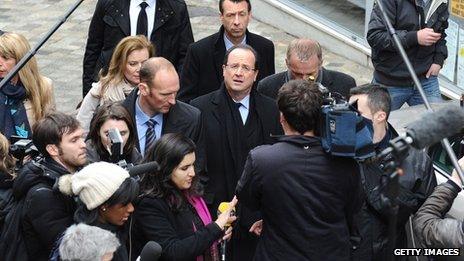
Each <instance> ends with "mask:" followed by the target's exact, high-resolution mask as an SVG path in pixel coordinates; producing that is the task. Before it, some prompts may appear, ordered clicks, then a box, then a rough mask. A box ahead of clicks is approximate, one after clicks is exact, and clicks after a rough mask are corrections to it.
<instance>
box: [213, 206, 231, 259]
mask: <svg viewBox="0 0 464 261" xmlns="http://www.w3.org/2000/svg"><path fill="white" fill-rule="evenodd" d="M229 205H230V202H221V204H219V207H218V211H217V214H218V216H219V215H221V214H222V213H224V212H225V211H226V210H227V209H229ZM234 215H235V207H234V208H233V209H232V211H231V212H230V216H234ZM230 225H231V224H230V223H227V224H226V225H225V226H224V230H227V229H228V228H229V227H230ZM226 246H227V242H226V241H225V240H223V241H222V242H221V261H225V260H226Z"/></svg>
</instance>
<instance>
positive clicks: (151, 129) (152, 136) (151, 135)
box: [145, 119, 158, 154]
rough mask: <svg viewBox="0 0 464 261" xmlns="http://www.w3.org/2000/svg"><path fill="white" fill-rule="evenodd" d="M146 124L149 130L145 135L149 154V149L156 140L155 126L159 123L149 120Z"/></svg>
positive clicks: (146, 148)
mask: <svg viewBox="0 0 464 261" xmlns="http://www.w3.org/2000/svg"><path fill="white" fill-rule="evenodd" d="M146 124H147V126H148V129H147V132H146V133H145V154H146V153H147V152H148V149H149V148H150V147H151V146H152V145H153V143H154V141H155V139H156V132H155V125H156V124H158V123H157V122H156V121H155V120H154V119H149V120H148V121H147V122H146Z"/></svg>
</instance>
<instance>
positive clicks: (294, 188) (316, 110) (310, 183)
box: [237, 80, 361, 260]
mask: <svg viewBox="0 0 464 261" xmlns="http://www.w3.org/2000/svg"><path fill="white" fill-rule="evenodd" d="M277 102H278V107H279V110H280V112H281V114H280V123H281V124H282V127H283V129H284V133H285V135H284V136H280V137H278V142H277V143H275V144H274V145H264V146H260V147H257V148H255V149H254V150H252V151H251V152H250V153H249V155H248V159H247V162H246V164H245V169H244V172H243V175H242V178H241V179H240V181H239V184H238V185H237V196H238V198H239V201H240V202H242V203H243V204H244V205H246V206H248V207H250V208H252V209H257V210H261V213H262V216H263V221H262V234H261V237H260V239H259V242H258V247H257V249H256V254H255V260H349V259H350V249H351V244H350V225H351V222H352V217H353V214H354V213H355V212H356V211H357V210H358V209H359V206H360V203H361V198H360V193H359V192H360V179H359V170H358V165H357V163H356V162H355V161H354V160H353V159H350V158H340V157H333V156H331V155H329V154H327V153H325V152H324V150H323V148H322V146H321V141H320V139H319V138H318V137H316V136H315V135H316V133H317V131H318V129H317V124H318V123H319V118H320V114H321V106H322V93H321V92H320V91H319V89H318V87H317V84H315V83H310V82H308V81H305V80H292V81H289V82H288V83H286V84H284V86H283V87H282V88H281V89H280V90H279V94H278V98H277ZM255 228H256V226H255ZM260 230H261V228H259V227H258V228H257V229H255V230H254V232H255V233H259V232H260Z"/></svg>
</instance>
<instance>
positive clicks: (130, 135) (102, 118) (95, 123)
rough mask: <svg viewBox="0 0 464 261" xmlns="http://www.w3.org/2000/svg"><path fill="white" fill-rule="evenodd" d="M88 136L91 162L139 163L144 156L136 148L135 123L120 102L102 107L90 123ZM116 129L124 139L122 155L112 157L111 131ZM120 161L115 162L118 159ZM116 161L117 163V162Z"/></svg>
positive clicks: (88, 151) (88, 150) (87, 142)
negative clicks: (122, 161)
mask: <svg viewBox="0 0 464 261" xmlns="http://www.w3.org/2000/svg"><path fill="white" fill-rule="evenodd" d="M90 126H91V128H90V132H89V135H88V140H87V141H86V144H87V157H88V160H89V162H98V161H106V162H113V163H117V161H119V160H125V161H126V163H133V164H135V163H138V162H139V161H140V160H141V159H142V156H141V155H140V153H139V151H138V150H137V148H136V147H135V143H136V136H135V135H136V134H135V127H134V122H133V121H132V118H131V116H130V115H129V112H127V110H126V108H124V106H122V104H121V103H119V102H113V103H111V102H110V103H107V104H104V105H102V106H100V107H99V108H98V109H97V111H96V113H95V116H94V117H93V119H92V121H91V123H90ZM111 129H116V130H117V131H118V132H119V134H120V135H121V138H122V141H123V142H122V143H121V145H120V146H121V147H122V155H111V146H112V144H111V140H110V138H109V131H110V130H111ZM117 158H118V160H115V159H117ZM115 161H116V162H115Z"/></svg>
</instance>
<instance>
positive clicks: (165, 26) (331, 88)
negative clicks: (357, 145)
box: [0, 0, 464, 261]
mask: <svg viewBox="0 0 464 261" xmlns="http://www.w3.org/2000/svg"><path fill="white" fill-rule="evenodd" d="M384 2H386V3H388V4H386V7H387V8H388V9H389V10H390V9H391V10H393V9H394V11H395V12H399V13H395V12H393V11H391V12H389V14H390V15H391V18H395V19H393V20H395V21H397V23H395V24H394V26H397V27H398V30H399V35H400V37H401V39H402V44H404V47H405V48H406V50H407V53H408V54H409V55H410V58H411V59H412V60H413V64H414V65H415V68H416V74H417V76H418V77H419V78H420V80H421V82H422V84H423V85H424V87H425V89H426V93H427V95H428V96H429V97H432V98H433V101H440V100H441V97H440V95H439V92H437V91H438V80H437V77H436V76H437V75H438V72H439V70H440V68H441V66H442V65H443V61H444V59H446V45H445V43H446V41H445V37H446V35H445V34H444V29H445V28H446V27H447V22H446V20H447V16H448V13H447V6H446V9H444V8H441V9H439V11H440V12H437V13H436V14H435V18H436V19H430V20H429V22H428V23H425V22H424V21H423V20H420V19H419V18H420V17H421V14H423V12H424V10H425V9H426V8H427V7H428V6H430V1H415V2H416V3H415V4H413V1H406V0H404V1H399V2H401V3H402V5H403V8H397V7H394V4H393V2H396V1H393V0H389V1H384ZM418 2H421V3H418ZM418 10H419V11H418ZM379 12H380V11H379V10H378V6H376V5H375V6H374V11H373V13H372V18H371V21H370V23H369V30H368V34H367V39H368V42H369V44H371V46H372V50H373V54H372V59H373V64H374V69H375V72H374V75H373V81H372V83H369V84H365V85H361V86H356V81H355V79H354V78H353V77H352V76H350V75H347V74H345V73H343V72H338V71H333V70H329V69H326V68H324V67H323V65H322V64H323V54H322V47H321V45H320V44H319V43H318V42H317V41H316V40H314V39H303V38H302V39H296V40H293V41H292V42H290V43H289V45H288V49H287V53H286V58H285V63H286V66H287V70H286V71H283V72H279V73H275V66H274V64H275V61H274V59H275V57H274V44H273V42H272V41H271V40H269V39H268V38H266V36H263V35H258V34H255V33H252V32H250V31H249V30H248V23H249V22H250V20H251V14H252V5H251V3H250V1H249V0H219V13H220V22H221V25H220V28H219V31H218V32H217V33H215V34H213V35H210V36H208V37H205V38H204V39H201V40H199V41H197V42H193V35H192V29H191V25H190V19H189V15H188V11H187V6H186V4H185V2H184V1H183V0H156V1H155V0H131V1H122V0H99V1H98V2H97V3H96V9H95V13H94V15H93V17H92V20H91V23H90V27H89V33H88V39H87V45H86V50H85V55H84V58H83V60H84V65H83V79H82V80H83V100H82V102H81V103H80V106H79V108H78V110H77V116H73V115H69V114H66V113H63V112H59V111H56V109H55V101H54V98H53V88H54V87H53V83H52V81H51V80H50V79H48V78H47V77H45V76H42V75H41V74H40V72H39V69H38V66H37V61H36V60H35V58H34V57H32V59H31V60H29V61H28V62H27V63H26V64H25V65H24V66H23V67H22V68H20V69H19V71H18V72H17V73H16V74H15V75H14V77H13V78H12V79H11V81H9V82H8V83H7V84H6V85H4V86H2V87H1V90H0V114H1V117H0V131H1V134H0V159H1V160H0V241H1V242H0V256H2V257H3V258H4V260H84V261H90V260H95V261H96V260H116V261H121V260H122V261H126V260H137V258H138V257H140V256H141V255H142V253H144V252H145V250H144V249H145V247H146V246H148V245H150V243H151V242H156V243H158V244H159V245H160V246H161V253H152V254H153V256H157V257H158V256H160V257H159V258H160V260H197V261H198V260H205V261H206V260H213V261H216V260H220V259H223V258H224V257H225V259H227V260H326V259H329V260H350V259H353V260H384V259H388V258H390V256H391V255H392V253H389V252H388V250H389V248H388V247H387V245H388V243H389V240H392V238H391V237H389V231H388V225H389V220H390V217H391V216H389V214H390V211H389V209H388V206H386V205H385V204H383V201H382V198H381V197H382V195H381V191H380V189H379V188H380V187H381V186H382V184H381V183H382V180H383V178H384V177H385V172H384V169H383V167H384V162H382V161H380V160H378V159H377V158H376V157H372V158H369V159H365V160H362V161H356V160H355V159H353V158H347V157H336V156H333V155H330V153H327V152H326V151H325V150H324V149H323V147H322V144H321V138H320V137H319V135H320V122H321V107H322V105H323V103H324V102H325V95H327V94H326V93H324V92H325V91H328V92H330V94H331V95H334V96H336V97H337V99H339V100H340V99H341V100H343V101H346V102H349V103H350V104H352V106H353V108H355V109H356V110H357V112H358V113H359V115H360V116H362V118H363V119H364V120H363V121H364V124H365V125H366V126H367V129H368V130H369V135H370V137H369V138H370V139H372V143H373V144H372V145H373V148H374V151H375V153H376V154H378V153H381V152H382V151H383V150H384V149H385V148H387V147H388V146H389V141H390V140H392V139H394V138H395V137H397V136H398V134H397V132H396V131H395V129H394V128H393V127H392V126H391V125H390V124H389V123H388V118H389V114H390V112H391V111H392V110H395V109H398V108H400V107H401V106H402V105H403V103H405V102H407V103H408V104H409V105H414V104H417V103H420V101H419V99H418V97H417V95H418V94H417V93H416V89H415V88H414V86H412V83H411V82H412V81H411V77H410V76H409V75H408V73H407V70H406V69H405V65H404V63H403V62H402V61H401V59H400V58H399V55H398V53H396V52H395V49H394V48H395V46H394V44H393V41H392V40H391V39H389V38H388V31H387V30H386V28H385V25H384V22H383V20H382V17H381V15H380V13H379ZM403 12H404V13H406V12H408V13H407V15H406V14H404V13H403ZM398 17H399V18H401V19H397V18H398ZM404 17H407V18H408V20H407V21H406V20H404V19H402V18H404ZM400 29H401V31H400ZM30 49H31V47H30V46H29V43H28V41H27V40H26V38H25V37H24V36H22V35H20V34H17V33H14V32H2V31H0V78H4V77H5V76H6V75H7V74H8V73H9V72H10V71H11V70H12V69H13V67H14V66H15V65H16V64H17V63H18V62H19V61H20V60H21V59H22V58H23V57H24V56H25V55H26V53H27V52H28V51H29V50H30ZM437 94H438V95H437ZM17 140H22V141H27V140H31V142H32V144H33V145H34V148H30V147H28V150H27V152H25V154H26V155H24V157H20V158H15V157H13V156H12V155H11V153H10V145H11V144H13V143H15V142H16V141H17ZM29 145H30V144H29ZM116 145H119V147H115V146H116ZM115 148H118V149H119V151H118V150H117V149H115ZM31 151H33V152H35V153H32V152H31ZM152 162H156V163H157V165H158V167H157V168H153V169H150V170H145V171H144V172H143V173H137V174H135V175H134V174H131V170H130V169H131V168H130V166H132V165H140V164H150V163H152ZM461 163H462V164H463V165H464V162H461ZM401 169H402V170H403V172H404V175H402V176H401V178H400V180H399V185H400V186H399V196H398V198H397V203H398V206H399V210H398V215H397V220H398V225H397V227H396V233H395V234H396V238H394V240H395V242H396V245H395V247H397V248H407V236H406V231H405V224H406V222H408V220H411V219H410V217H411V216H412V215H414V214H415V213H416V212H417V211H418V209H419V208H420V207H421V205H422V204H423V203H424V202H426V203H425V204H424V206H423V207H422V208H421V210H419V212H418V213H417V214H416V216H415V218H414V222H415V223H414V227H415V231H416V234H417V235H418V236H417V238H418V239H419V242H420V243H421V244H423V246H428V247H433V246H439V247H448V245H447V244H448V243H449V244H450V247H451V246H453V247H454V246H456V245H457V246H458V247H459V246H462V245H463V238H464V236H463V233H462V231H461V233H459V232H458V231H455V232H454V233H452V238H451V239H449V238H447V235H446V233H445V232H444V231H446V229H454V230H459V229H460V228H461V225H462V224H461V223H460V222H458V221H456V220H442V219H441V216H440V215H442V214H443V213H442V212H443V211H446V209H448V208H449V207H447V206H443V207H442V208H440V209H438V210H437V209H435V208H434V206H436V205H437V204H444V205H446V204H445V203H442V202H444V201H446V202H447V204H451V202H452V200H453V196H454V197H455V196H456V194H457V192H458V191H460V189H461V187H462V185H461V182H460V180H459V179H458V178H456V177H457V175H456V174H454V178H453V180H454V181H453V180H450V181H449V182H447V183H446V184H444V185H440V186H438V187H437V188H436V191H435V192H434V188H435V187H436V180H435V176H434V174H433V169H432V163H431V160H430V158H429V157H428V155H427V153H426V152H425V151H423V150H410V151H409V154H408V156H407V157H406V159H405V160H404V161H403V162H402V164H401ZM430 195H431V196H430ZM429 196H430V197H429ZM427 198H428V199H427ZM223 202H228V207H227V208H226V209H222V210H221V211H218V209H219V208H220V205H221V203H223ZM437 202H440V203H437ZM431 209H432V210H435V211H436V214H435V215H434V216H433V217H431V213H430V212H431ZM440 211H441V212H440ZM424 231H425V232H424ZM431 235H432V236H431Z"/></svg>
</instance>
